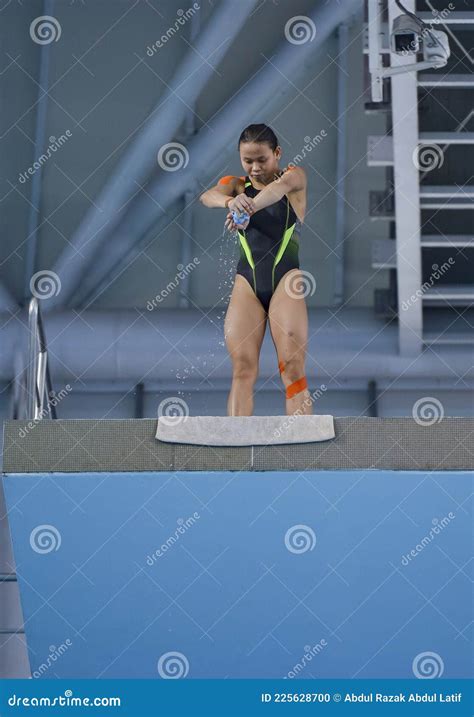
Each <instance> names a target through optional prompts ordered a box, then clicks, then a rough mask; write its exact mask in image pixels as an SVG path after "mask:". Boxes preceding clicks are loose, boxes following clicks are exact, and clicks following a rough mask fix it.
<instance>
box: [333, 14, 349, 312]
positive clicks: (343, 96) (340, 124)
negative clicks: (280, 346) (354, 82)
mask: <svg viewBox="0 0 474 717" xmlns="http://www.w3.org/2000/svg"><path fill="white" fill-rule="evenodd" d="M348 44H349V28H348V25H347V23H345V22H341V24H340V25H339V28H338V63H337V66H338V73H337V122H336V126H337V159H336V190H337V192H336V231H335V234H336V237H335V240H336V246H335V248H334V251H335V253H336V258H335V268H334V270H335V275H334V298H333V302H334V304H335V306H340V305H341V304H342V303H343V302H344V254H345V252H344V232H345V196H344V195H345V177H346V148H347V123H346V108H347V77H348V72H347V68H348V60H347V47H348Z"/></svg>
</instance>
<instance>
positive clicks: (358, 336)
mask: <svg viewBox="0 0 474 717" xmlns="http://www.w3.org/2000/svg"><path fill="white" fill-rule="evenodd" d="M143 313H144V314H146V315H144V316H143V317H141V316H139V315H137V311H136V309H132V310H128V311H100V312H99V311H88V312H86V313H85V314H84V315H83V317H82V319H83V320H81V321H79V320H78V319H77V316H76V315H75V314H74V312H69V311H68V312H59V313H54V314H51V315H49V317H48V357H49V363H50V366H51V370H52V373H53V375H54V377H55V384H56V387H57V389H58V390H59V387H60V386H63V385H64V384H65V383H67V382H71V383H74V382H75V381H74V377H75V376H80V377H81V380H83V381H90V380H103V381H114V380H117V381H118V380H128V381H133V382H135V383H136V382H138V381H140V380H141V381H150V380H161V381H163V384H164V386H167V385H168V382H170V381H176V374H177V372H178V371H179V373H180V374H183V372H184V369H187V370H188V371H189V372H190V373H191V374H192V375H193V377H195V378H196V380H198V381H203V380H204V379H209V381H210V382H211V383H212V382H213V381H214V380H216V381H218V380H220V379H222V380H229V378H230V375H231V365H230V362H229V357H228V354H227V350H226V349H225V347H224V346H222V345H221V343H220V342H221V341H222V334H221V330H220V329H219V324H218V314H219V310H218V309H216V310H215V311H212V312H209V315H203V313H202V312H201V311H200V310H191V309H190V310H187V311H180V310H179V309H163V308H161V307H160V308H159V310H155V311H148V312H145V311H144V312H143ZM372 314H373V310H372V309H370V308H369V309H350V308H347V309H340V310H339V311H338V312H337V316H336V317H334V318H332V317H331V316H330V315H329V313H328V312H326V311H322V310H321V309H320V308H319V309H309V324H310V326H311V333H310V337H309V341H308V351H307V361H306V373H307V376H308V380H311V381H316V382H318V383H321V382H324V380H325V378H326V379H327V377H331V379H332V381H333V383H332V385H334V382H338V381H342V380H344V379H350V380H353V379H356V378H361V379H365V381H367V377H368V376H370V377H371V378H372V379H373V380H375V381H377V382H380V381H382V380H388V381H394V382H397V380H398V379H399V377H400V376H403V377H404V378H406V379H413V378H417V379H423V380H425V379H426V377H428V376H429V377H436V379H450V380H451V381H452V379H453V376H458V377H459V376H462V377H463V378H462V379H461V380H460V381H458V384H459V388H460V389H463V390H465V391H466V390H470V389H467V388H466V387H467V386H468V384H467V382H468V381H469V380H471V381H472V379H473V378H474V365H473V362H472V345H469V344H466V345H465V346H463V347H456V348H455V349H452V348H450V347H442V348H441V347H438V348H437V351H436V352H434V351H424V352H423V353H422V354H421V355H419V356H417V357H403V356H400V355H399V354H398V352H397V345H398V327H397V325H396V323H395V322H391V323H390V324H388V325H386V326H383V327H382V328H381V326H380V321H378V320H376V319H375V318H374V317H373V315H372ZM0 318H4V317H3V316H1V317H0ZM340 322H342V323H343V324H345V325H347V326H351V331H344V330H341V324H340ZM19 333H22V334H23V333H24V326H23V324H22V323H21V322H20V321H9V322H5V324H4V326H3V327H2V328H1V329H0V343H1V344H2V345H5V346H10V345H14V344H15V341H16V340H17V339H18V334H19ZM163 336H165V337H166V341H163V340H162V338H161V337H163ZM267 339H268V337H267ZM336 344H337V350H335V348H334V347H335V346H336ZM137 347H139V348H140V350H139V351H137ZM361 347H365V348H364V350H363V351H361ZM447 356H449V360H446V357H447ZM204 362H206V364H205V365H204ZM13 372H14V368H13V355H12V352H7V351H3V352H0V380H10V379H11V378H12V376H13ZM260 376H261V378H263V379H264V380H267V379H268V380H269V381H271V380H278V367H277V365H276V358H275V352H274V348H273V345H272V344H271V341H270V340H266V341H264V344H263V346H262V352H261V357H260ZM323 377H324V378H323ZM205 385H208V384H206V383H203V384H202V386H203V387H204V386H205ZM336 386H337V383H336Z"/></svg>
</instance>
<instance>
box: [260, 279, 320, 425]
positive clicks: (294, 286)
mask: <svg viewBox="0 0 474 717" xmlns="http://www.w3.org/2000/svg"><path fill="white" fill-rule="evenodd" d="M297 272H299V269H293V270H291V271H289V272H287V273H286V274H285V275H284V276H283V277H282V278H281V280H280V281H279V283H278V285H277V287H276V289H275V293H274V294H273V296H272V300H271V302H270V308H269V312H268V319H269V323H270V331H271V334H272V338H273V342H274V344H275V348H276V351H277V356H278V361H279V363H280V366H281V368H283V371H282V373H281V378H282V381H283V385H284V386H285V393H286V413H287V415H290V414H293V413H297V414H304V415H308V414H311V413H312V400H311V396H310V393H309V391H308V388H307V387H306V378H305V357H306V344H307V340H308V312H307V309H306V302H305V300H304V296H302V295H301V296H298V282H297V281H296V276H295V273H297ZM290 279H291V282H290ZM289 286H291V290H289Z"/></svg>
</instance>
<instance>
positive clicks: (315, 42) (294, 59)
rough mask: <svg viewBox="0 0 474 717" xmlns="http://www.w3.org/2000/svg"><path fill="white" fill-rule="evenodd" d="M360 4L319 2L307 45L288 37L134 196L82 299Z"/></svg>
mask: <svg viewBox="0 0 474 717" xmlns="http://www.w3.org/2000/svg"><path fill="white" fill-rule="evenodd" d="M361 8H362V0H345V2H344V3H342V5H339V4H337V5H335V4H334V3H331V5H329V4H325V5H323V6H322V7H320V6H318V7H317V8H316V9H315V10H314V11H313V13H312V14H311V15H310V16H309V17H307V18H306V20H305V22H306V24H307V27H308V28H311V23H312V24H313V25H314V28H315V36H314V38H313V39H312V40H308V41H307V42H305V43H302V44H296V43H293V42H290V41H289V40H288V39H284V40H283V41H282V44H281V46H280V48H279V50H278V52H277V54H276V55H275V56H274V57H272V58H271V61H269V62H266V63H265V64H264V66H263V67H262V69H261V70H259V72H258V73H257V75H256V77H255V78H254V79H253V80H252V81H251V82H249V83H248V84H246V85H245V86H244V87H243V88H242V89H241V90H240V92H238V93H237V94H236V95H235V97H234V98H233V99H232V100H231V101H230V102H228V103H227V104H226V105H224V107H223V108H222V109H221V110H220V111H219V112H218V113H216V115H215V117H214V119H213V121H212V123H210V124H211V126H210V127H204V128H203V129H201V130H200V132H199V133H198V134H197V135H196V136H195V137H194V138H193V140H192V141H191V142H190V143H189V145H188V147H187V151H188V155H189V162H188V164H187V165H186V166H185V167H183V168H181V169H180V170H179V171H175V172H166V173H164V174H163V175H160V177H158V179H156V180H155V181H154V182H152V183H151V185H150V186H149V187H147V192H146V194H145V193H143V194H141V195H139V196H138V197H137V198H136V199H135V201H134V203H133V205H132V206H131V208H130V210H129V212H128V213H127V214H126V215H125V217H124V219H123V221H122V222H121V223H120V226H119V227H118V228H117V231H116V233H115V234H114V240H113V242H109V244H108V245H107V251H105V250H103V251H102V252H101V254H100V258H99V261H98V262H96V263H95V264H94V266H93V267H91V269H92V273H93V275H94V279H93V282H92V277H90V278H89V279H88V278H87V277H86V276H84V277H83V278H84V282H83V283H82V284H81V289H80V294H79V296H80V297H81V298H82V300H83V299H84V298H85V297H87V298H88V299H90V298H91V297H93V296H94V290H96V291H95V295H97V288H99V290H100V289H101V287H102V286H105V285H110V283H111V281H112V280H113V278H114V277H116V276H118V275H119V273H120V272H121V271H122V270H123V266H124V257H127V256H129V255H130V249H131V248H132V247H133V246H134V245H136V244H139V243H140V241H141V240H142V238H143V237H144V235H145V234H146V233H147V232H149V231H150V230H151V229H152V228H153V227H154V226H155V225H156V223H157V222H159V220H160V219H161V218H163V216H164V215H165V214H166V213H167V211H168V209H169V208H170V207H171V205H172V204H173V202H175V201H176V200H177V199H179V197H181V196H182V195H183V194H184V193H185V192H186V191H187V190H188V189H189V188H190V187H192V186H193V182H194V181H195V178H196V177H198V176H199V175H202V174H206V175H208V174H209V171H210V169H211V167H212V164H217V163H218V162H219V160H220V158H221V156H222V148H223V147H226V146H228V144H229V143H232V142H235V139H236V136H238V134H239V133H240V131H241V130H242V128H243V127H244V126H245V124H248V123H249V122H251V121H256V120H255V116H256V114H257V113H258V112H259V111H261V110H262V108H264V107H265V106H266V105H267V104H268V103H269V102H270V101H273V100H274V99H275V96H276V95H277V94H278V92H284V91H285V90H286V89H287V84H286V82H285V80H284V77H285V76H287V77H290V78H291V79H292V81H294V80H295V78H296V77H298V75H299V73H300V72H301V71H302V70H303V69H304V62H305V61H307V60H308V58H309V57H310V56H311V55H312V54H313V53H314V51H315V50H316V49H317V48H318V47H320V46H321V45H322V44H323V43H324V42H325V40H326V39H327V38H328V36H329V35H330V34H331V33H332V32H333V31H334V30H335V29H336V28H337V26H338V25H339V24H340V23H341V22H343V21H344V20H346V19H347V18H348V17H349V16H350V15H352V14H354V13H355V12H357V11H359V10H360V9H361ZM111 270H113V272H114V275H113V276H111V274H110V271H111ZM58 298H59V297H58ZM50 303H51V300H50V301H48V308H49V306H50Z"/></svg>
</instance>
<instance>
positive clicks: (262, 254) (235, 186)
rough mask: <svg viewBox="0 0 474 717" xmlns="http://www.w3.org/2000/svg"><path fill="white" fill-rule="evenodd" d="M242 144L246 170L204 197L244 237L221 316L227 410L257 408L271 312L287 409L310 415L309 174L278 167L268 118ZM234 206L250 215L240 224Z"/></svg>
mask: <svg viewBox="0 0 474 717" xmlns="http://www.w3.org/2000/svg"><path fill="white" fill-rule="evenodd" d="M238 149H239V153H240V161H241V163H242V167H243V169H244V172H245V176H243V177H234V176H226V177H222V178H221V179H220V180H219V182H218V183H217V184H216V185H215V186H214V187H212V188H211V189H208V190H207V191H205V192H204V193H203V194H201V196H200V200H201V202H202V203H203V204H204V205H205V206H206V207H223V208H226V209H228V210H229V213H228V214H227V219H226V223H225V225H226V227H227V228H228V229H230V230H232V231H237V232H238V237H239V242H240V260H239V262H238V265H237V270H236V276H235V282H234V287H233V289H232V294H231V298H230V302H229V306H228V309H227V313H226V317H225V323H224V335H225V341H226V345H227V349H228V351H229V354H230V357H231V360H232V367H233V372H232V387H231V391H230V394H229V398H228V402H227V413H228V415H229V416H251V415H252V413H253V389H254V384H255V381H256V379H257V375H258V362H259V356H260V349H261V346H262V342H263V337H264V335H265V328H266V323H267V318H268V320H269V323H270V332H271V336H272V340H273V343H274V345H275V349H276V352H277V358H278V367H279V370H280V375H281V378H282V381H283V385H284V387H285V392H286V413H287V414H288V415H290V414H293V413H297V414H310V413H311V403H312V402H311V400H310V396H309V391H308V388H307V383H306V378H305V369H304V364H305V354H306V342H307V337H308V315H307V310H306V303H305V300H304V295H302V291H301V286H302V282H301V272H300V270H299V259H298V248H299V242H298V237H299V234H300V231H301V226H302V223H303V221H304V215H305V210H306V174H305V172H304V170H303V169H302V168H301V167H287V168H285V169H283V170H282V169H280V168H279V166H278V163H279V160H280V158H281V153H282V151H281V147H280V146H279V145H278V140H277V138H276V136H275V133H274V132H273V130H272V129H271V128H270V127H268V126H267V125H265V124H251V125H249V126H248V127H246V128H245V129H244V131H243V132H242V134H241V135H240V139H239V144H238ZM232 212H236V213H237V214H242V213H246V214H248V215H249V217H250V218H249V219H247V221H245V222H244V223H243V224H238V225H237V224H236V223H235V222H234V219H233V214H232Z"/></svg>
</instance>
